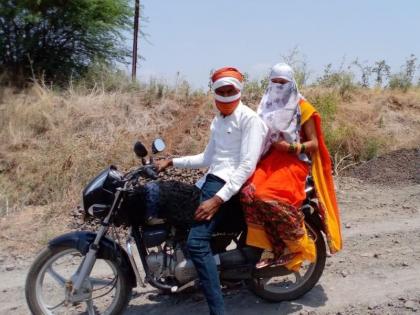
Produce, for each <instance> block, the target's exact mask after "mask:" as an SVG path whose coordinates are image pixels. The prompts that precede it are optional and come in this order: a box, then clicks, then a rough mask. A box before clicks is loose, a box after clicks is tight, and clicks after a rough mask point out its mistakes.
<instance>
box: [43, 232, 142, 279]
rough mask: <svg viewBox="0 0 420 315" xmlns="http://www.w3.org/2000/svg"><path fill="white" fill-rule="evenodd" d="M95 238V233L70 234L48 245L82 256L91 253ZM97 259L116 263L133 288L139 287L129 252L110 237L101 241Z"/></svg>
mask: <svg viewBox="0 0 420 315" xmlns="http://www.w3.org/2000/svg"><path fill="white" fill-rule="evenodd" d="M95 237H96V233H93V232H87V231H76V232H70V233H66V234H63V235H60V236H58V237H56V238H54V239H52V240H51V241H50V242H49V243H48V246H49V247H52V248H54V247H61V246H65V247H70V248H75V249H77V250H78V251H79V252H80V253H81V254H82V255H86V253H87V252H88V251H89V246H90V244H92V243H93V241H94V240H95ZM97 258H99V259H107V260H111V261H114V262H116V263H117V264H118V266H119V267H120V268H121V270H122V271H123V272H125V273H128V275H129V277H128V278H129V279H130V285H131V286H132V287H136V286H137V281H136V275H135V273H134V270H133V267H132V266H131V263H130V259H129V258H128V255H127V252H126V251H125V250H124V249H123V248H122V247H121V246H120V245H119V244H117V243H115V242H114V241H113V240H112V239H110V238H108V237H103V238H102V239H101V241H100V243H99V250H98V253H97Z"/></svg>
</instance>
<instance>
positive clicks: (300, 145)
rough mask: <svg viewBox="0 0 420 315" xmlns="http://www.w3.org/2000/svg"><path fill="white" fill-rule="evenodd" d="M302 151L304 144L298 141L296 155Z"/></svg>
mask: <svg viewBox="0 0 420 315" xmlns="http://www.w3.org/2000/svg"><path fill="white" fill-rule="evenodd" d="M301 152H302V144H300V143H296V155H299V154H300V153H301Z"/></svg>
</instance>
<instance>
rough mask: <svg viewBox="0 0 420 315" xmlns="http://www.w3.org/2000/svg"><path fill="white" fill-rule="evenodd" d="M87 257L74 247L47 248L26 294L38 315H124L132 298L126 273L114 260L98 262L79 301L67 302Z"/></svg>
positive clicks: (32, 270)
mask: <svg viewBox="0 0 420 315" xmlns="http://www.w3.org/2000/svg"><path fill="white" fill-rule="evenodd" d="M83 258H84V256H83V255H82V254H81V253H80V252H79V251H78V250H77V249H75V248H72V247H66V246H61V247H53V248H51V247H47V248H45V249H44V250H42V252H41V253H40V254H39V255H38V257H37V258H36V259H35V261H34V263H33V264H32V266H31V268H30V269H29V273H28V276H27V279H26V285H25V294H26V300H27V303H28V306H29V309H30V310H31V312H32V313H33V314H35V315H41V314H42V315H47V314H48V315H52V314H82V313H83V314H89V315H93V314H107V315H117V314H121V313H122V312H123V311H124V309H125V308H126V307H127V305H128V302H129V301H130V298H131V291H132V288H131V286H130V285H129V283H130V281H129V279H128V276H127V274H126V273H124V272H123V271H122V270H121V268H120V267H119V265H118V263H117V262H115V261H112V260H105V259H97V260H96V262H95V265H94V267H93V269H92V272H91V274H90V276H89V277H88V278H87V279H86V280H85V281H84V282H83V284H82V288H81V290H80V291H81V292H80V296H79V297H78V298H77V299H75V300H74V299H73V300H72V299H69V298H66V296H67V297H68V295H69V294H70V292H71V290H72V285H73V283H74V280H75V277H77V274H78V272H79V268H80V266H81V263H82V261H83Z"/></svg>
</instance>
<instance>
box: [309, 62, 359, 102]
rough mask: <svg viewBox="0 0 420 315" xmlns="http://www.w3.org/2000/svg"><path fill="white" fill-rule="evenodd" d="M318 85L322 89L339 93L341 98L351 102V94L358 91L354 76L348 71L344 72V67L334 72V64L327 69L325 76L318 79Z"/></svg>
mask: <svg viewBox="0 0 420 315" xmlns="http://www.w3.org/2000/svg"><path fill="white" fill-rule="evenodd" d="M316 83H317V84H318V85H320V86H322V87H326V88H332V89H334V90H336V91H338V93H339V95H340V96H341V98H343V99H345V100H349V99H350V96H351V93H352V92H353V91H354V90H355V89H356V84H355V83H354V74H353V73H352V72H350V71H348V70H343V69H342V67H340V69H338V70H334V69H333V67H332V64H328V65H327V66H326V67H325V69H324V73H323V75H322V76H321V77H319V78H318V79H317V82H316Z"/></svg>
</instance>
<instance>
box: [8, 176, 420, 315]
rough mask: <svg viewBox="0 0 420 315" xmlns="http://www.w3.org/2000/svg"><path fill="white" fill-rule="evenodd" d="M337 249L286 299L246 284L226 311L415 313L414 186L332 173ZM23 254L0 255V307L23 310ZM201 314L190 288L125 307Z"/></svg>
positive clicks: (201, 304) (419, 198) (419, 264)
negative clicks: (309, 282)
mask: <svg viewBox="0 0 420 315" xmlns="http://www.w3.org/2000/svg"><path fill="white" fill-rule="evenodd" d="M337 191H338V198H339V203H340V205H341V212H342V221H343V237H344V246H345V247H344V250H343V251H342V252H340V253H339V254H337V255H334V256H332V257H329V258H328V260H327V267H326V269H325V271H324V274H323V276H322V278H321V280H320V282H319V284H318V285H317V286H316V287H315V288H314V289H313V290H312V291H311V292H310V293H308V294H307V295H306V296H304V297H303V298H301V299H299V300H296V301H294V302H290V303H289V302H287V303H279V304H273V303H267V302H264V301H263V300H261V299H259V298H257V297H255V296H254V295H253V294H252V293H250V292H248V291H247V290H246V289H237V290H234V291H228V292H226V294H225V301H226V309H227V312H228V314H231V315H236V314H240V315H248V314H249V315H251V314H264V315H271V314H276V315H277V314H411V313H415V312H420V185H419V184H416V183H414V182H405V183H403V184H402V185H399V186H396V185H394V184H393V185H392V186H386V185H383V184H382V185H381V186H379V185H375V184H372V183H367V182H364V181H362V180H359V179H355V178H350V177H343V178H340V179H338V180H337ZM29 264H30V261H29V260H28V259H19V257H17V259H16V258H15V259H13V258H12V257H8V256H6V255H5V253H3V252H2V253H1V254H0V271H1V273H0V314H28V312H29V311H28V309H27V306H26V302H25V299H24V292H23V285H24V280H25V276H26V272H27V268H28V265H29ZM186 313H190V314H206V313H207V306H206V303H205V301H204V300H203V299H202V298H201V297H200V296H197V295H195V296H194V297H191V296H185V295H181V296H163V295H159V294H158V293H157V291H156V290H154V289H153V288H151V287H147V288H146V289H142V290H137V289H136V294H135V296H134V297H133V299H132V301H131V303H130V306H129V308H128V310H127V312H126V314H148V315H161V314H173V315H175V314H186Z"/></svg>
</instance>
